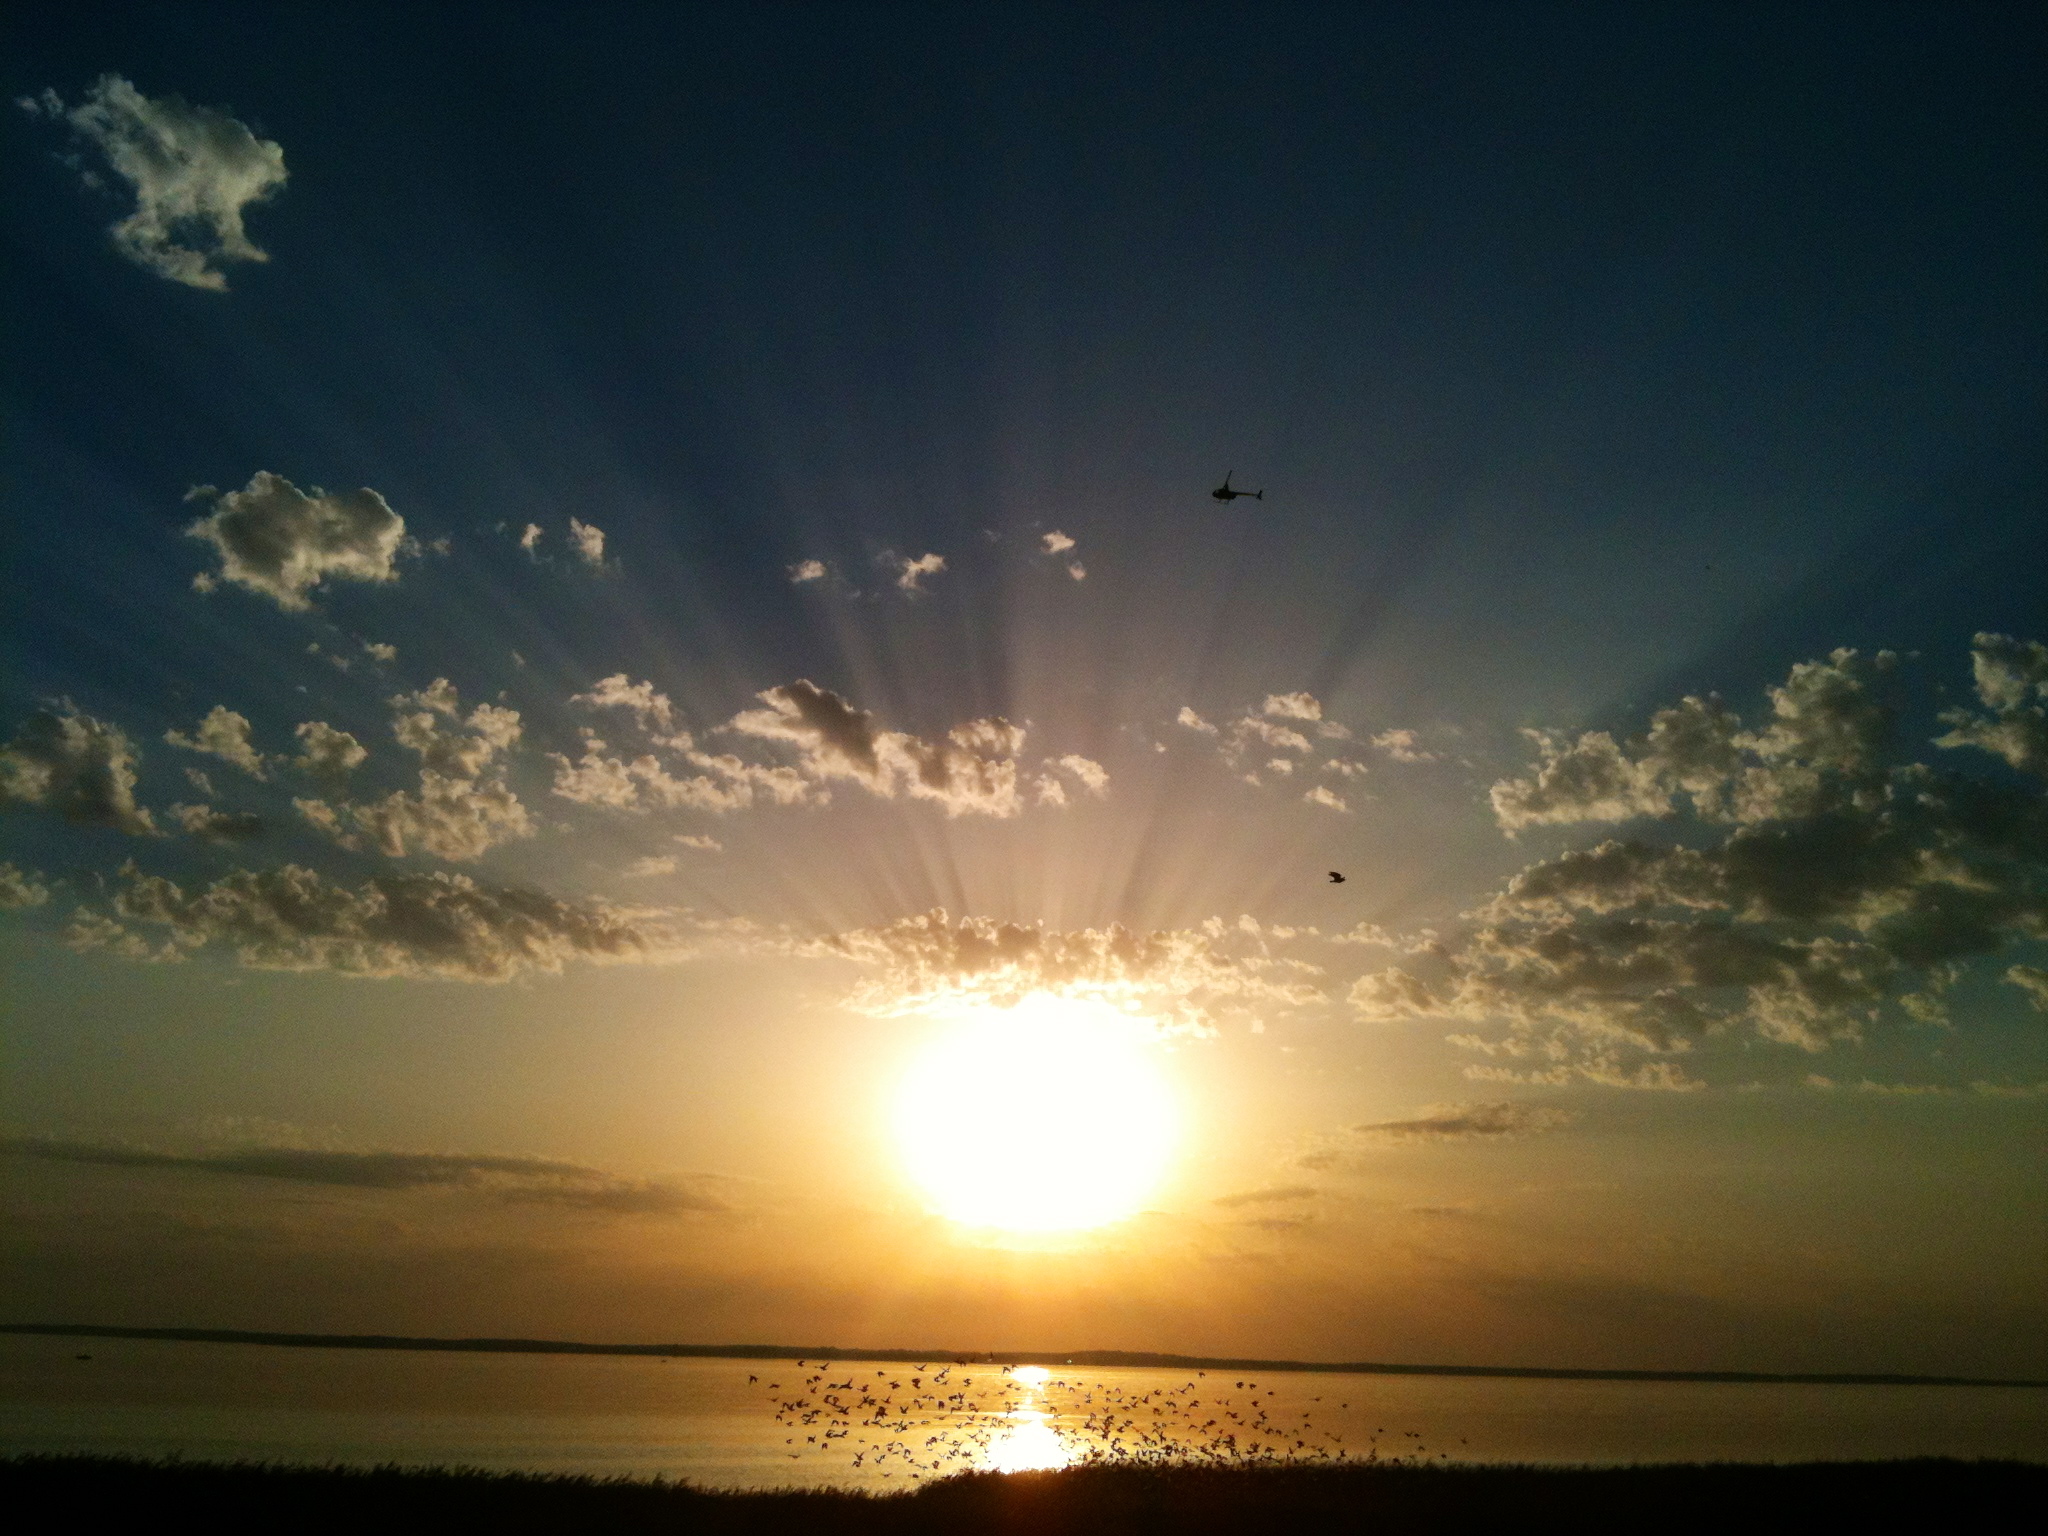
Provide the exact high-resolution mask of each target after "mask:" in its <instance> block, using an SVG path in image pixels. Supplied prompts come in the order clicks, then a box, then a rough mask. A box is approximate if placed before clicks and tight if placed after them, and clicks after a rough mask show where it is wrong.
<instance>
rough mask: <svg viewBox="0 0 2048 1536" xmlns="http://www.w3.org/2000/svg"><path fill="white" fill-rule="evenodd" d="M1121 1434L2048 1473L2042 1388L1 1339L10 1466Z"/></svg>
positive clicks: (734, 1465) (718, 1451)
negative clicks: (1995, 1462) (1032, 1372)
mask: <svg viewBox="0 0 2048 1536" xmlns="http://www.w3.org/2000/svg"><path fill="white" fill-rule="evenodd" d="M79 1355H90V1356H91V1357H92V1358H91V1359H90V1360H80V1359H78V1358H77V1356H79ZM943 1364H944V1362H934V1365H935V1367H937V1366H942V1365H943ZM750 1376H751V1377H755V1378H757V1379H756V1380H755V1381H753V1382H751V1383H750V1382H749V1380H748V1378H749V1377H750ZM913 1380H915V1381H916V1383H917V1385H916V1386H915V1387H913V1386H912V1385H911V1383H912V1382H913ZM770 1383H774V1389H773V1390H771V1389H770ZM1239 1383H1242V1385H1239ZM828 1399H829V1400H830V1401H829V1402H828ZM834 1405H836V1406H834ZM828 1431H829V1432H830V1433H829V1434H828ZM1226 1436H1228V1437H1232V1438H1231V1439H1230V1440H1227V1441H1226V1439H1225V1438H1224V1437H1226ZM1110 1437H1114V1438H1115V1439H1116V1440H1118V1441H1119V1442H1121V1445H1122V1448H1123V1449H1125V1450H1126V1451H1129V1450H1131V1449H1134V1448H1138V1449H1142V1447H1144V1446H1145V1445H1148V1444H1151V1445H1158V1444H1169V1445H1177V1446H1180V1447H1182V1448H1207V1449H1209V1450H1211V1451H1218V1452H1220V1453H1221V1454H1226V1455H1227V1454H1234V1453H1241V1452H1242V1451H1243V1450H1244V1449H1245V1448H1247V1447H1249V1446H1252V1445H1260V1446H1265V1447H1268V1448H1277V1449H1280V1450H1284V1451H1285V1452H1286V1453H1288V1454H1292V1455H1296V1456H1302V1455H1309V1454H1314V1453H1317V1452H1319V1451H1322V1452H1331V1451H1336V1450H1340V1449H1341V1451H1342V1452H1343V1453H1344V1454H1347V1455H1351V1456H1366V1455H1370V1454H1374V1453H1377V1454H1378V1455H1380V1456H1381V1457H1383V1458H1384V1457H1389V1456H1402V1457H1406V1458H1411V1459H1423V1460H1431V1461H1434V1460H1436V1459H1438V1457H1440V1456H1448V1457H1449V1458H1450V1459H1452V1460H1467V1461H1531V1462H1594V1463H1615V1462H1630V1461H1649V1460H1660V1461H1661V1460H1743V1461H1800V1460H1807V1459H1813V1458H1882V1457H1892V1456H1924V1455H1943V1456H1965V1457H1976V1456H1997V1457H2021V1458H2025V1459H2028V1460H2036V1461H2039V1460H2048V1391H2042V1390H2036V1389H2021V1388H1975V1387H1827V1386H1750V1385H1737V1384H1719V1383H1715V1384H1707V1383H1686V1382H1606V1381H1525V1380H1498V1379H1482V1378H1461V1377H1416V1376H1339V1375H1320V1374H1319V1375H1301V1374H1286V1373H1277V1372H1276V1373H1271V1374H1266V1375H1260V1374H1257V1373H1254V1374H1253V1375H1252V1376H1249V1377H1246V1376H1239V1375H1236V1374H1234V1373H1231V1372H1222V1373H1218V1372H1210V1373H1208V1374H1207V1375H1205V1376H1199V1377H1198V1376H1197V1375H1196V1373H1194V1372H1191V1371H1161V1370H1126V1369H1095V1368H1081V1367H1072V1368H1067V1369H1062V1370H1056V1371H1054V1372H1052V1373H1051V1374H1050V1377H1049V1379H1048V1380H1046V1381H1044V1382H1043V1383H1039V1382H1035V1381H1019V1380H1017V1379H1015V1378H1013V1377H1011V1376H1009V1375H1007V1374H1006V1373H1004V1372H1003V1371H1002V1370H1001V1369H1000V1368H999V1367H994V1366H985V1365H984V1366H969V1367H960V1366H954V1367H952V1368H951V1370H950V1371H948V1372H946V1373H945V1375H944V1376H943V1377H940V1376H939V1373H938V1371H937V1369H934V1370H931V1371H925V1372H922V1373H920V1372H918V1371H917V1369H916V1367H914V1366H906V1365H895V1364H886V1363H879V1362H859V1361H841V1362H836V1363H834V1364H831V1365H829V1366H824V1367H821V1368H819V1369H818V1370H817V1371H816V1372H815V1373H814V1372H813V1371H812V1370H799V1369H798V1368H797V1367H796V1365H795V1363H794V1362H792V1361H766V1362H763V1361H752V1360H663V1359H659V1358H650V1357H644V1356H578V1355H469V1354H437V1353H421V1352H411V1351H381V1350H349V1349H285V1348H275V1347H269V1346H261V1345H243V1344H184V1343H170V1342H163V1341H156V1340H125V1339H55V1338H34V1337H26V1336H4V1335H0V1452H7V1453H18V1452H22V1451H98V1452H110V1453H125V1454H142V1455H167V1454H172V1453H176V1454H178V1455H182V1456H185V1457H188V1458H234V1459H252V1460H276V1461H293V1462H344V1463H356V1464H372V1463H378V1462H398V1463H404V1464H412V1465H433V1464H461V1465H465V1466H475V1467H487V1468H493V1469H501V1470H518V1471H550V1472H556V1471H559V1472H589V1473H597V1474H601V1475H612V1474H620V1473H626V1474H632V1475H635V1476H652V1475H654V1474H657V1473H659V1474H665V1475H667V1476H671V1477H682V1478H688V1479H690V1480H691V1481H693V1482H696V1483H699V1484H702V1485H705V1486H709V1487H723V1488H742V1487H771V1486H784V1487H788V1486H815V1485H819V1484H833V1485H838V1486H847V1487H902V1486H904V1484H905V1483H906V1482H908V1481H911V1480H914V1479H916V1478H917V1477H919V1476H921V1475H925V1474H924V1473H923V1471H922V1470H921V1468H924V1467H929V1466H931V1465H933V1464H934V1463H943V1466H944V1468H945V1469H946V1470H957V1469H959V1468H962V1467H967V1466H996V1467H1018V1466H1032V1465H1046V1464H1058V1463H1059V1462H1060V1461H1062V1460H1063V1459H1067V1458H1071V1457H1073V1456H1076V1455H1080V1454H1084V1453H1086V1452H1087V1451H1088V1450H1090V1449H1092V1448H1096V1447H1099V1446H1101V1445H1102V1444H1104V1443H1105V1440H1106V1439H1108V1438H1110ZM928 1441H930V1442H932V1444H931V1445H929V1446H928V1445H927V1442H928ZM856 1458H858V1462H857V1463H856Z"/></svg>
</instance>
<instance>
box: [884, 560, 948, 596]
mask: <svg viewBox="0 0 2048 1536" xmlns="http://www.w3.org/2000/svg"><path fill="white" fill-rule="evenodd" d="M881 563H882V564H883V565H885V566H887V567H889V568H890V569H891V570H893V571H895V573H896V586H897V589H898V590H899V591H903V592H922V591H923V590H924V588H923V587H922V586H921V585H920V584H919V583H920V582H921V581H922V579H923V578H924V577H926V576H936V575H938V574H939V572H941V571H943V570H944V569H945V568H946V557H945V556H944V555H932V554H924V555H919V556H918V557H917V558H916V559H915V560H910V559H906V558H904V557H903V556H902V555H897V554H886V555H883V556H882V557H881Z"/></svg>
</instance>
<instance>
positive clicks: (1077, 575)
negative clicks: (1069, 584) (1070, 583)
mask: <svg viewBox="0 0 2048 1536" xmlns="http://www.w3.org/2000/svg"><path fill="white" fill-rule="evenodd" d="M1067 574H1068V575H1069V576H1071V577H1073V579H1074V580H1076V581H1086V580H1087V579H1088V567H1087V566H1085V565H1083V564H1082V563H1081V562H1080V561H1078V560H1075V561H1073V562H1072V563H1070V564H1069V565H1068V566H1067Z"/></svg>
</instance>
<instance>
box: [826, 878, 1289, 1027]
mask: <svg viewBox="0 0 2048 1536" xmlns="http://www.w3.org/2000/svg"><path fill="white" fill-rule="evenodd" d="M801 952H802V953H804V954H807V955H809V956H812V957H814V958H822V957H843V958H845V959H849V960H853V961H856V962H858V963H859V964H861V965H863V966H866V967H869V968H870V969H871V970H872V971H874V972H875V973H876V974H875V975H873V976H872V977H870V978H869V979H867V980H865V981H863V982H862V983H861V984H860V985H859V986H858V987H856V989H855V991H854V993H853V995H852V997H851V999H850V1000H849V1006H850V1007H853V1008H855V1009H857V1010H860V1011H864V1012H869V1013H876V1014H895V1013H907V1012H920V1011H924V1010H927V1009H929V1008H932V1007H934V1006H940V1005H956V1004H963V1003H987V1004H992V1005H995V1006H999V1007H1007V1006H1010V1005H1012V1004H1015V1003H1017V1002H1019V1001H1021V1000H1022V999H1024V998H1025V997H1027V996H1029V995H1030V994H1032V993H1034V992H1051V993H1056V994H1059V995H1062V996H1070V997H1090V998H1098V999H1101V1000H1103V1001H1106V1002H1109V1003H1111V1004H1113V1005H1115V1006H1118V1007H1123V1008H1128V1009H1131V1010H1132V1011H1134V1012H1142V1013H1145V1014H1149V1015H1151V1016H1153V1017H1155V1018H1157V1019H1158V1020H1160V1022H1161V1023H1162V1025H1163V1026H1165V1027H1166V1028H1168V1029H1172V1030H1179V1031H1187V1032H1195V1033H1202V1032H1207V1031H1208V1030H1210V1029H1212V1028H1213V1017H1214V1015H1215V1014H1216V1013H1217V1012H1218V1011H1229V1010H1233V1009H1242V1008H1271V1007H1306V1006H1308V1005H1310V1004H1312V1003H1315V1002H1318V1001H1320V1000H1321V999H1322V995H1323V994H1322V992H1321V990H1320V988H1319V986H1318V985H1317V982H1318V978H1319V977H1320V975H1321V973H1320V972H1319V971H1318V970H1317V969H1316V968H1315V967H1314V966H1311V965H1308V964H1306V963H1304V962H1302V961H1299V960H1294V959H1289V958H1286V957H1284V956H1276V955H1274V954H1272V953H1271V952H1270V948H1269V946H1268V945H1267V944H1266V943H1265V941H1264V938H1263V937H1262V936H1261V935H1260V934H1258V933H1256V932H1253V931H1250V930H1246V929H1245V928H1243V927H1241V926H1240V927H1226V926H1225V925H1224V924H1222V923H1220V922H1214V923H1211V924H1208V925H1205V926H1203V927H1201V928H1195V929H1174V930H1158V931H1154V932H1151V933H1137V932H1134V931H1132V930H1131V929H1128V928H1125V927H1123V926H1121V925H1119V924H1112V925H1111V926H1110V927H1108V928H1083V929H1075V930H1064V931H1063V930H1057V929H1047V928H1044V927H1042V926H1040V925H1037V924H1029V925H1026V924H1019V923H1000V922H996V921H994V920H993V919H990V918H978V917H962V918H959V919H957V920H956V919H953V918H951V917H949V916H948V914H947V913H946V912H945V911H944V910H943V909H940V908H934V909H933V910H932V911H930V912H926V913H922V914H920V915H918V916H915V917H906V918H902V919H899V920H898V921H896V922H893V923H889V924H885V925H883V926H881V927H876V928H861V929H854V930H852V931H850V932H846V933H840V934H835V935H833V936H831V937H829V938H826V939H821V940H818V941H815V942H814V943H812V944H810V945H808V946H804V947H803V949H802V950H801Z"/></svg>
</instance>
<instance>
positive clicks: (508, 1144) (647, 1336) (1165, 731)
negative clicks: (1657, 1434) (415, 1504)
mask: <svg viewBox="0 0 2048 1536" xmlns="http://www.w3.org/2000/svg"><path fill="white" fill-rule="evenodd" d="M5 25H6V27H7V38H6V46H5V48H4V49H0V76H4V81H0V86H4V91H0V95H4V99H5V102H6V103H7V105H6V107H5V120H6V124H7V129H6V133H5V136H4V155H5V178H6V183H5V184H6V196H5V199H4V208H0V226H4V238H5V241H6V256H5V260H6V268H7V272H8V281H7V283H6V284H5V285H4V290H5V299H4V303H5V305H6V318H5V327H6V335H7V337H8V345H7V347H6V348H5V357H6V362H5V368H6V372H5V389H6V422H7V430H6V433H5V437H4V446H0V452H4V455H5V473H4V479H0V497H4V506H5V516H6V528H7V531H6V538H5V544H4V549H5V561H4V568H0V583H4V594H0V607H4V613H5V615H6V618H5V630H4V632H5V668H4V675H0V843H4V846H0V860H4V862H0V907H4V908H5V909H6V910H5V911H4V912H0V966H4V968H5V977H6V981H5V988H4V1000H0V1007H4V1010H5V1011H4V1015H0V1017H4V1020H5V1026H4V1031H5V1051H4V1055H0V1210H4V1212H5V1219H4V1222H0V1249H4V1253H5V1262H4V1265H0V1314H4V1316H5V1317H6V1318H7V1319H9V1320H15V1321H38V1320H40V1321H88V1322H104V1323H116V1324H129V1325H161V1326H191V1327H221V1328H254V1329H266V1330H292V1331H362V1332H372V1331H374V1332H387V1333H422V1334H426V1333H443V1334H455V1333H459V1334H468V1335H477V1334H520V1335H529V1336H533V1335H537V1336H545V1337H558V1338H560V1337H572V1338H584V1339H599V1340H620V1341H626V1340H677V1341H684V1342H696V1343H712V1342H765V1341H776V1342H788V1343H795V1344H803V1343H813V1344H835V1345H842V1346H860V1345H867V1346H874V1347H887V1346H904V1347H918V1346H922V1345H926V1344H930V1345H933V1346H943V1347H948V1348H956V1349H989V1350H998V1351H999V1350H1002V1349H1005V1348H1015V1349H1058V1348H1076V1349H1080V1348H1089V1349H1134V1350H1162V1351H1178V1352H1184V1353H1203V1354H1234V1355H1256V1356H1266V1357H1290V1358H1304V1359H1320V1360H1387V1361H1405V1362H1442V1363H1465V1364H1481V1363H1492V1364H1500V1363H1506V1364H1524V1365H1529V1364H1534V1365H1559V1366H1587V1367H1601V1366H1605V1367H1629V1368H1659V1367H1662V1368H1674V1369H1756V1370H1835V1371H1865V1370H1904V1371H1935V1372H1968V1373H1973V1374H1987V1375H2033V1376H2041V1375H2043V1374H2048V1306H2044V1303H2043V1299H2042V1298H2043V1297H2044V1296H2048V1285H2044V1281H2048V1181H2044V1177H2043V1168H2044V1163H2043V1159H2042V1133H2043V1130H2044V1124H2048V794H2044V788H2043V780H2044V777H2048V645H2044V642H2048V455H2044V447H2043V436H2042V432H2041V422H2042V421H2043V420H2044V419H2048V409H2044V407H2048V398H2044V396H2048V294H2044V285H2043V278H2042V271H2041V262H2040V253H2041V251H2042V250H2043V249H2044V248H2048V242H2044V235H2048V227H2044V226H2048V109H2044V107H2043V105H2042V103H2043V101H2044V100H2048V95H2044V93H2043V92H2042V90H2041V89H2040V85H2041V62H2042V57H2043V43H2044V32H2043V26H2042V22H2041V20H2040V18H2039V16H2038V15H2036V14H2034V13H2032V12H2030V11H2029V10H2027V9H2026V8H2024V7H1981V8H1979V7H1970V6H1962V5H1949V6H1939V7H1935V6H1879V5H1873V6H1862V7H1855V8H1840V7H1826V6H1808V7H1800V6H1792V7H1773V8H1768V9H1763V8H1758V9H1743V8H1729V7H1708V8H1700V9H1694V8H1689V7H1682V6H1668V7H1656V8H1644V7H1633V6H1623V7H1595V6H1558V7H1519V6H1476V5H1475V6H1463V5H1460V6H1443V7H1432V8H1428V9H1426V10H1420V9H1417V8H1413V7H1383V8H1376V7H1359V6H1344V7H1330V8H1317V7H1287V6H1260V7H1218V8H1204V7H1175V8H1173V9H1172V10H1171V11H1168V10H1164V9H1150V8H1121V7H1105V8H1091V9H1088V10H1070V9H1054V8H1039V7H1031V6H1018V7H1006V8H1000V9H998V10H981V9H972V8H934V9H917V8H910V7H864V8H857V7H830V6H827V7H805V6H790V5H754V6H747V7H718V6H704V7H690V8H681V7H654V6H648V7H638V6H577V7H534V6H521V5H505V4H500V5H493V6H489V7H474V8H471V7H462V6H445V7H417V6H413V7H400V8H391V9H378V8H375V7H370V6H361V7H348V8H339V9H336V8H328V9H318V8H308V7H287V8H282V9H280V8H277V7H235V6H221V5H212V6H209V5H179V6H157V5H151V6H134V7H128V6H118V5H96V6H93V7H85V8H53V7H42V8H16V10H15V11H14V12H12V13H10V15H9V18H8V20H7V21H6V23H5ZM1226 475H1228V476H1229V482H1228V483H1229V485H1230V487H1231V488H1232V489H1244V490H1247V491H1252V492H1257V493H1260V494H1259V495H1258V496H1257V497H1256V498H1255V499H1249V498H1248V499H1235V500H1228V501H1219V500H1217V499H1215V498H1214V497H1212V496H1211V494H1210V493H1211V491H1212V489H1213V488H1216V487H1218V486H1219V485H1220V484H1222V483H1223V482H1224V481H1225V477H1226ZM1332 872H1335V873H1338V874H1342V875H1343V876H1344V879H1343V881H1342V882H1341V883H1339V882H1336V881H1334V880H1332V878H1331V874H1332Z"/></svg>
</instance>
